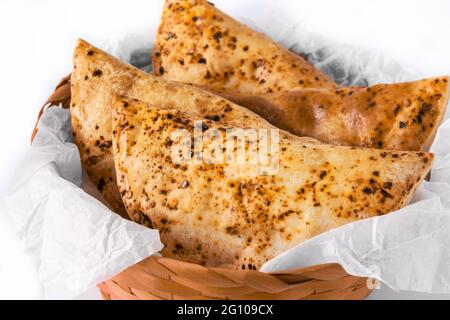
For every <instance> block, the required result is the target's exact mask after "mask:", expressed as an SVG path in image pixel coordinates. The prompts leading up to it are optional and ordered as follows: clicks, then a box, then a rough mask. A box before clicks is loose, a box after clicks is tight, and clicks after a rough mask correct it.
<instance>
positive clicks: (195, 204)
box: [113, 99, 433, 269]
mask: <svg viewBox="0 0 450 320" xmlns="http://www.w3.org/2000/svg"><path fill="white" fill-rule="evenodd" d="M113 110H114V116H113V130H114V137H113V149H114V156H115V164H116V170H117V175H118V185H119V189H120V192H121V194H122V196H123V201H124V204H125V206H126V208H127V210H128V212H129V213H130V215H131V216H132V217H133V218H134V219H135V220H148V223H149V224H150V225H151V226H153V227H154V228H156V229H158V230H159V231H160V235H161V240H162V242H163V243H164V244H165V248H164V249H163V251H162V253H163V255H165V256H167V257H171V258H175V259H179V260H183V261H188V262H193V263H198V264H203V265H208V266H220V267H227V268H239V269H240V268H242V269H258V268H259V267H260V266H261V265H262V264H263V263H264V262H266V261H267V260H269V259H271V258H274V257H275V256H277V255H278V254H280V253H282V252H284V251H286V250H288V249H289V248H292V247H293V246H295V245H297V244H299V243H302V242H303V241H305V240H307V239H310V238H312V237H314V236H316V235H318V234H320V233H322V232H326V231H328V230H330V229H333V228H336V227H338V226H341V225H343V224H346V223H349V222H352V221H355V220H359V219H363V218H368V217H373V216H377V215H382V214H386V213H389V212H391V211H394V210H397V209H399V208H401V207H402V206H404V205H405V204H407V202H408V201H409V199H410V198H411V196H412V194H413V193H414V191H415V189H416V188H417V186H418V185H419V184H420V182H421V181H422V179H423V178H424V177H425V176H426V174H427V173H428V171H429V169H430V166H431V162H432V159H433V155H432V154H430V153H422V152H397V151H384V150H377V149H360V148H355V147H343V146H332V145H328V144H322V143H319V142H317V141H312V140H311V139H305V138H300V137H296V136H293V135H287V136H285V135H280V140H279V167H278V170H276V171H273V172H271V174H269V175H261V174H258V172H259V170H260V169H261V165H260V164H254V163H253V164H252V163H241V164H237V163H233V162H231V163H217V164H214V163H209V160H210V159H211V158H209V157H208V156H205V152H204V151H205V150H208V149H209V147H210V146H211V143H213V142H214V141H215V140H212V139H208V138H205V137H207V134H206V132H208V130H210V129H216V130H218V132H220V134H221V135H224V134H225V132H226V130H227V129H232V127H229V126H226V125H223V124H220V123H217V122H213V121H209V120H203V125H202V128H204V129H203V130H205V133H204V135H203V137H204V138H203V149H202V151H203V155H204V159H203V161H202V162H200V163H192V162H184V163H182V164H181V165H180V164H179V163H177V162H176V161H173V157H172V154H173V153H172V152H173V150H174V149H173V148H175V150H177V149H176V148H181V144H183V143H184V142H183V139H181V140H180V139H177V138H174V132H176V131H177V130H180V129H182V130H187V132H189V133H191V134H193V130H194V129H193V128H194V121H198V120H201V119H200V118H196V117H194V116H192V115H190V114H187V113H183V112H180V111H178V110H168V109H161V108H159V107H155V106H150V105H147V104H144V103H142V102H140V101H137V100H130V99H122V100H121V101H118V102H117V104H116V106H115V107H114V108H113ZM258 143H259V141H258ZM250 145H251V144H248V145H247V146H246V147H245V148H246V149H248V148H249V146H250ZM196 153H197V151H196ZM273 154H274V153H271V155H273Z"/></svg>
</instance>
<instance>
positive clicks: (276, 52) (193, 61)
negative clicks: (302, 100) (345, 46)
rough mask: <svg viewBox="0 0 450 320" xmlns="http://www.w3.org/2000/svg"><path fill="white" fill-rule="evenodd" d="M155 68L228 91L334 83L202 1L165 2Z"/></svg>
mask: <svg viewBox="0 0 450 320" xmlns="http://www.w3.org/2000/svg"><path fill="white" fill-rule="evenodd" d="M153 72H154V73H155V74H157V75H159V76H162V77H164V78H166V79H169V80H174V81H180V82H185V83H193V84H198V85H203V86H206V87H208V88H210V89H212V90H225V91H227V92H240V93H262V92H278V91H283V90H287V89H292V88H295V87H302V88H331V89H332V88H334V87H337V85H336V84H335V83H334V82H333V81H332V80H331V79H330V78H329V77H328V76H327V75H325V74H324V73H322V72H321V71H320V70H318V69H316V68H314V67H313V66H312V65H311V64H309V63H308V62H307V61H306V60H305V59H304V58H303V57H300V56H299V55H297V54H295V53H293V52H291V51H289V50H288V49H286V48H283V47H282V46H281V45H279V44H277V43H275V42H273V41H272V40H271V39H269V38H268V37H267V36H265V35H263V34H262V33H259V32H256V31H254V30H252V29H250V28H248V27H247V26H245V25H243V24H241V23H239V22H238V21H236V20H234V19H233V18H231V17H229V16H228V15H226V14H224V13H223V12H221V11H220V10H218V9H217V8H216V7H215V6H214V5H213V4H211V3H209V2H207V1H204V0H166V2H165V6H164V9H163V14H162V18H161V22H160V26H159V29H158V32H157V36H156V43H155V46H154V49H153Z"/></svg>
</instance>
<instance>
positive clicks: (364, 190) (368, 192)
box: [363, 187, 375, 194]
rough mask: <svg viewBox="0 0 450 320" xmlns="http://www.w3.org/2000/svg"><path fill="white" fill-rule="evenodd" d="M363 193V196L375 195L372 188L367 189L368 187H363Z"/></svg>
mask: <svg viewBox="0 0 450 320" xmlns="http://www.w3.org/2000/svg"><path fill="white" fill-rule="evenodd" d="M363 192H364V193H365V194H373V193H375V191H374V190H373V189H372V188H369V187H365V188H364V189H363Z"/></svg>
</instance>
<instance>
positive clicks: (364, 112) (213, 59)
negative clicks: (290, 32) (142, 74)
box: [153, 0, 449, 150]
mask: <svg viewBox="0 0 450 320" xmlns="http://www.w3.org/2000/svg"><path fill="white" fill-rule="evenodd" d="M219 35H220V36H219ZM153 72H154V73H155V74H156V75H159V76H161V77H163V78H165V79H167V80H174V81H181V82H185V83H191V84H195V85H197V86H201V87H203V88H205V89H208V90H210V91H212V92H215V93H216V94H219V95H222V96H223V97H225V98H228V99H230V100H232V101H234V102H236V103H238V104H240V105H243V106H245V107H247V108H249V109H250V110H252V111H254V112H256V113H258V114H259V115H260V116H262V117H263V118H265V119H266V120H268V121H269V122H271V123H272V124H273V125H275V126H277V127H279V128H283V129H285V130H287V131H289V132H291V133H294V134H296V135H300V136H309V137H313V138H316V139H319V140H320V141H323V142H327V143H333V144H339V145H351V146H361V147H369V148H383V149H397V150H428V149H429V147H430V145H431V143H432V141H433V138H434V136H435V133H436V130H437V127H438V126H439V124H440V121H441V119H442V117H443V115H444V113H445V108H446V106H447V102H448V97H449V81H448V77H440V78H431V79H425V80H420V81H415V82H410V83H399V84H383V85H382V84H380V85H375V86H372V87H369V88H361V87H353V88H342V87H339V86H338V85H337V84H335V83H334V82H332V81H331V80H330V79H329V78H328V77H327V76H325V75H324V74H323V73H321V72H320V71H319V70H317V69H315V68H314V67H312V66H311V65H309V64H308V63H307V62H306V61H305V60H304V59H303V58H302V57H300V56H298V55H295V54H293V53H292V52H290V51H289V50H287V49H285V48H283V47H282V46H280V45H279V44H277V43H275V42H274V41H272V40H271V39H269V38H268V37H266V36H264V35H262V34H260V33H258V32H256V31H253V30H251V29H250V28H248V27H246V26H245V25H243V24H241V23H239V22H237V21H236V20H234V19H232V18H231V17H229V16H227V15H226V14H224V13H222V12H221V11H220V10H218V9H217V8H215V7H214V6H213V5H212V4H210V3H208V2H207V1H204V0H166V3H165V6H164V10H163V14H162V18H161V24H160V27H159V30H158V33H157V37H156V44H155V48H154V50H153Z"/></svg>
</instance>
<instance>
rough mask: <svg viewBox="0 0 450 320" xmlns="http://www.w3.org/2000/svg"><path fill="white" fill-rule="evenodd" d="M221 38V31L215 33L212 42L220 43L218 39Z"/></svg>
mask: <svg viewBox="0 0 450 320" xmlns="http://www.w3.org/2000/svg"><path fill="white" fill-rule="evenodd" d="M222 37H223V34H222V32H221V31H217V32H216V33H214V34H213V38H214V40H216V41H217V42H220V39H221V38H222Z"/></svg>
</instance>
